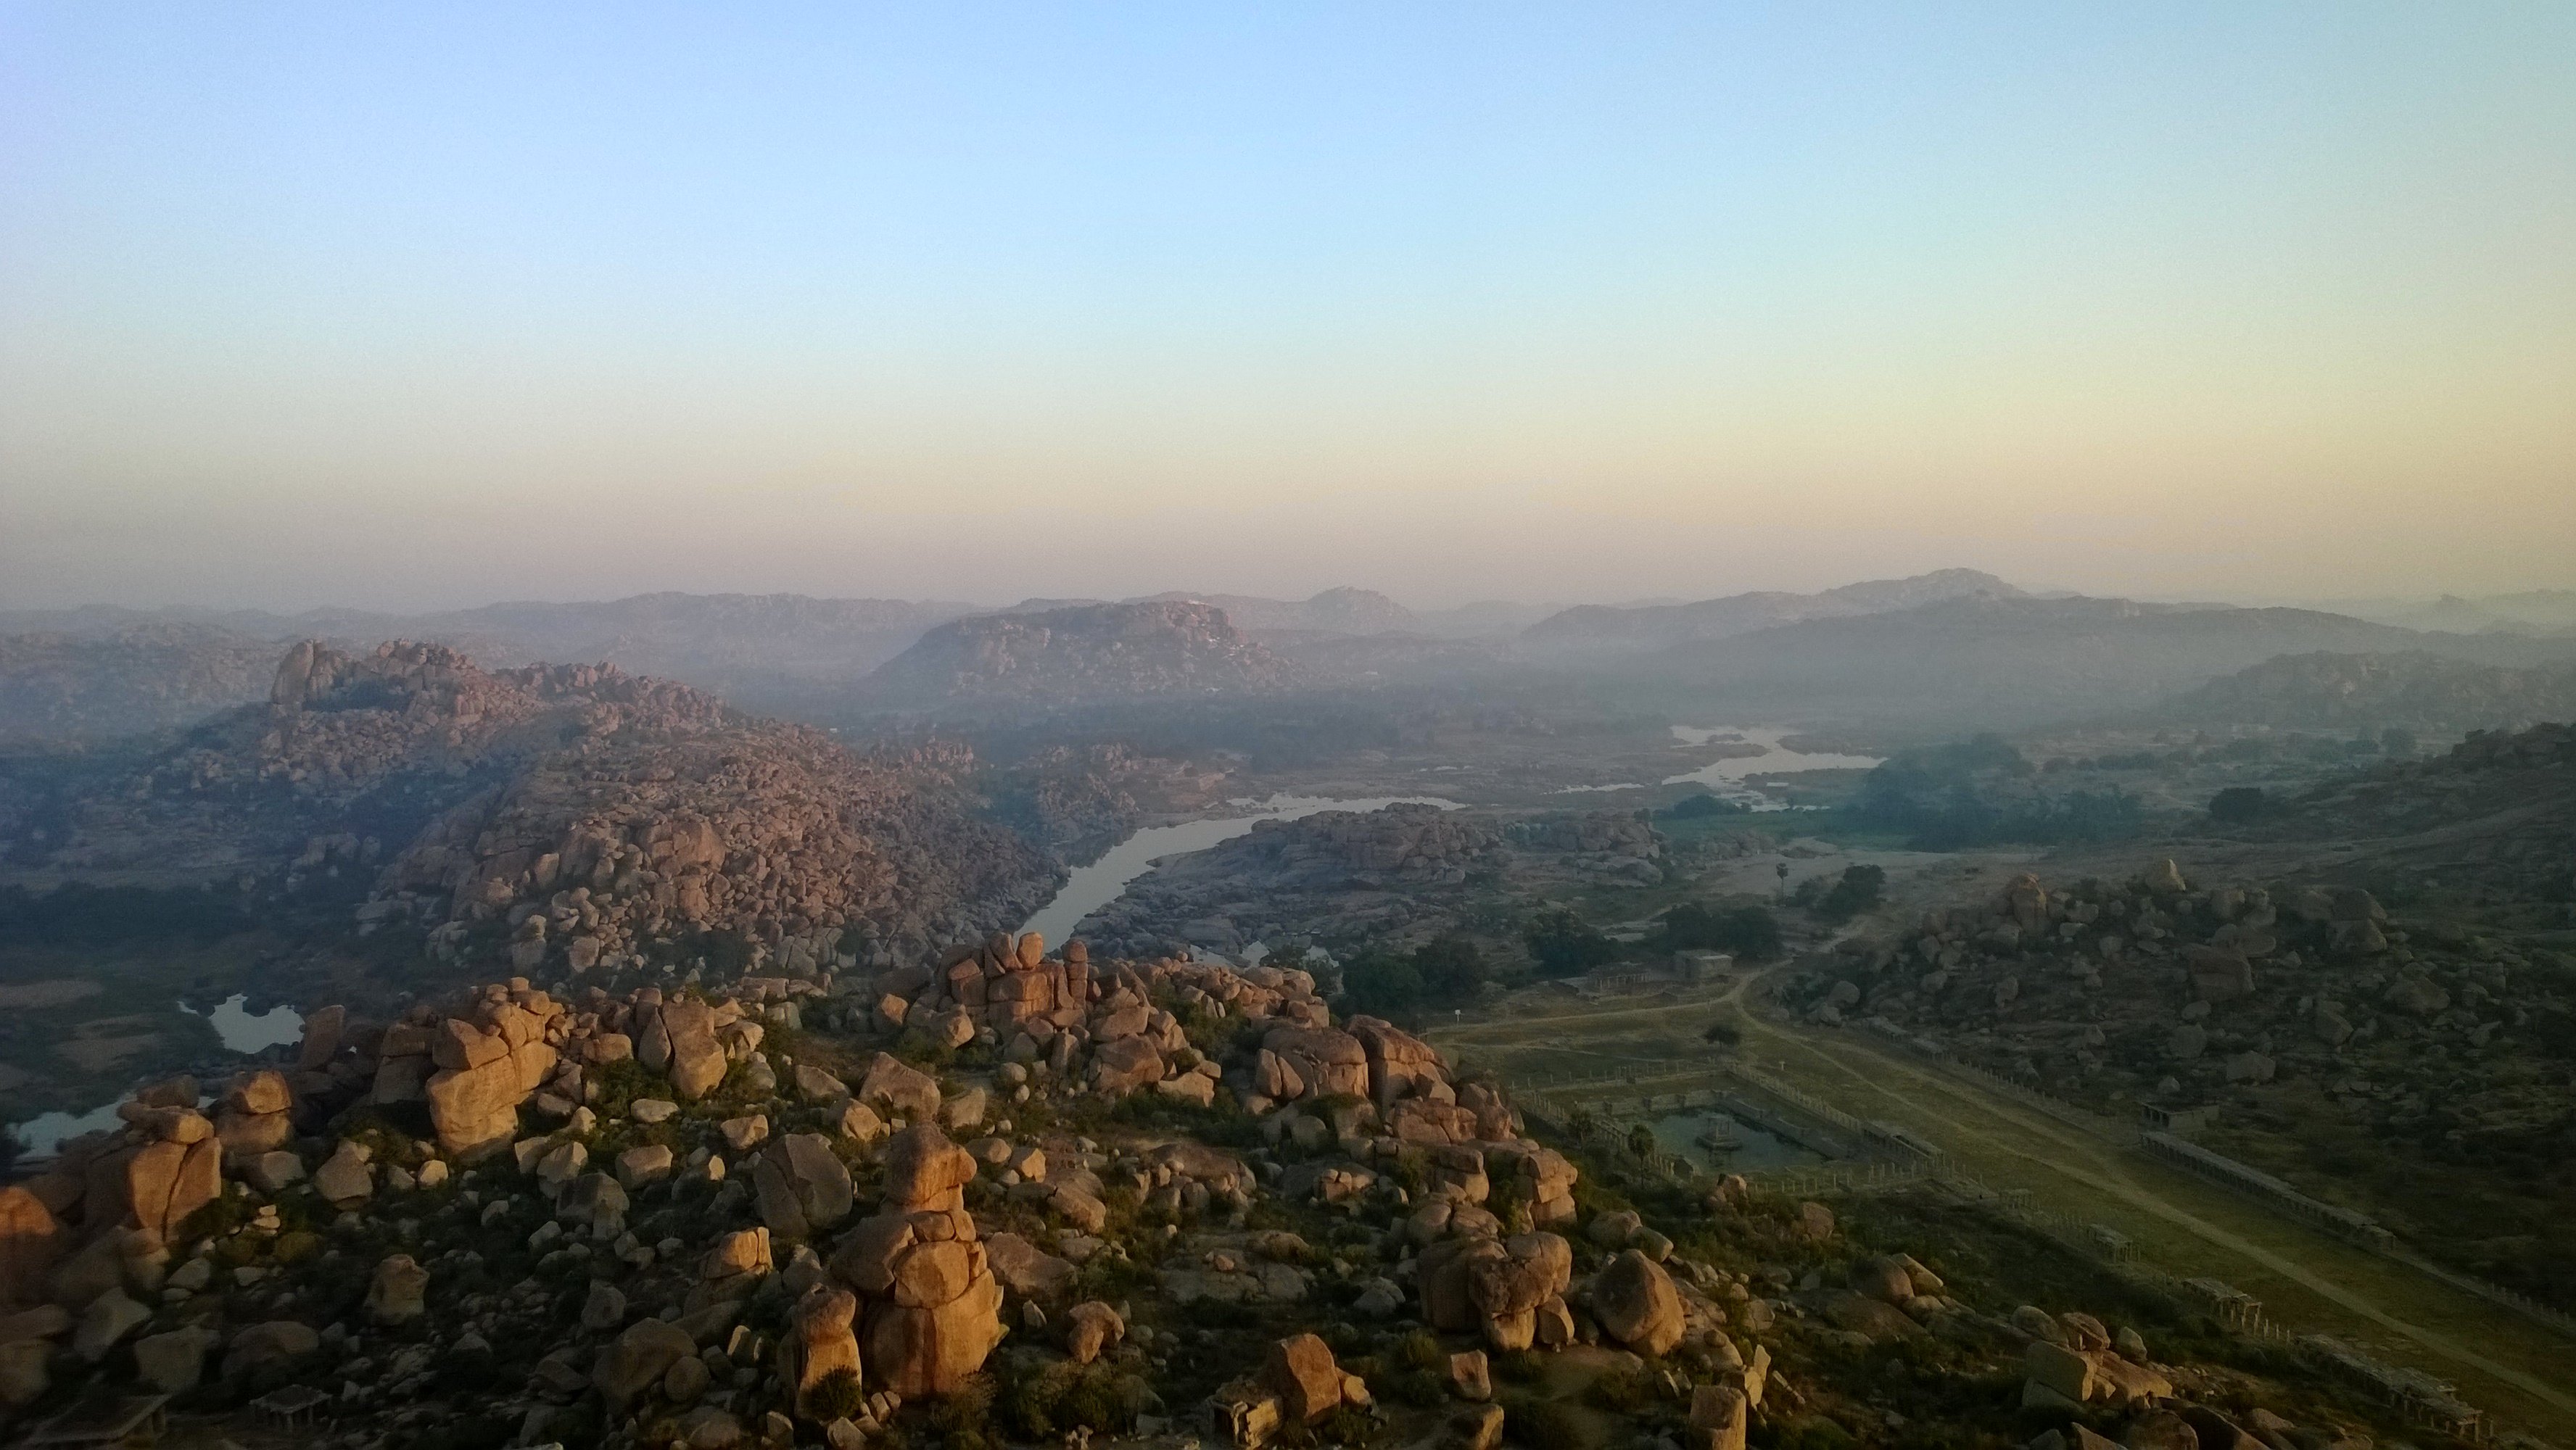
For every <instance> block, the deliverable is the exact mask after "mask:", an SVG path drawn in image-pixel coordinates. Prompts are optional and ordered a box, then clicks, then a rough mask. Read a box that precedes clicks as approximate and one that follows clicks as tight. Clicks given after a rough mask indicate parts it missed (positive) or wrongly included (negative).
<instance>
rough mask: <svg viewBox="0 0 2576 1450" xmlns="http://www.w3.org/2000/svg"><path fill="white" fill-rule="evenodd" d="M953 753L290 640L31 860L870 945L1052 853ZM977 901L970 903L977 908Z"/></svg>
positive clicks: (665, 693)
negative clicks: (231, 695)
mask: <svg viewBox="0 0 2576 1450" xmlns="http://www.w3.org/2000/svg"><path fill="white" fill-rule="evenodd" d="M971 764H972V756H971V755H970V754H969V753H968V752H966V751H965V750H964V749H963V747H958V746H950V745H932V746H924V747H919V748H914V749H908V750H902V751H894V752H883V753H877V754H866V755H863V754H859V753H856V752H853V751H851V750H849V749H847V748H845V747H843V746H842V745H840V744H839V743H837V742H835V741H834V740H833V739H832V738H831V737H830V736H828V735H826V734H824V733H822V732H820V731H815V730H812V729H809V728H806V727H802V726H795V725H786V724H780V723H777V722H772V721H762V720H757V719H752V718H749V717H745V716H742V715H740V714H739V713H737V712H734V711H732V710H730V709H729V708H727V707H726V706H725V704H724V703H723V702H722V701H720V700H718V699H717V698H716V697H715V696H713V695H709V694H706V693H704V692H702V691H698V690H694V689H691V688H689V687H687V686H684V685H677V684H672V683H670V682H668V681H664V680H656V679H652V678H649V677H644V676H635V675H629V674H627V673H625V672H624V671H622V670H619V669H617V668H615V667H614V666H598V665H538V666H528V667H525V668H521V669H513V670H485V669H483V668H481V667H480V666H478V665H476V664H475V663H474V662H473V661H472V660H471V659H469V658H467V657H466V656H464V655H462V654H460V653H458V652H457V651H455V650H453V649H451V648H449V647H447V646H444V645H423V644H411V643H401V642H397V643H393V644H388V645H385V646H382V647H380V648H379V649H377V650H375V651H374V652H372V653H370V654H367V655H351V654H347V653H344V652H342V651H339V650H335V649H333V648H331V647H329V646H327V645H321V644H318V643H314V642H310V641H308V642H306V643H304V644H300V645H297V646H296V647H295V648H294V649H292V650H291V651H289V652H288V654H287V656H286V658H285V660H284V661H283V662H282V663H280V664H279V665H278V666H277V668H276V670H275V673H274V678H273V680H272V683H271V689H270V698H269V700H268V702H267V703H265V704H261V705H254V706H246V707H243V708H241V709H239V710H236V711H234V712H232V713H230V714H228V715H226V716H223V717H220V718H218V719H217V720H215V721H212V722H209V723H208V724H207V725H205V726H203V727H201V728H200V729H198V730H197V731H195V732H192V734H191V735H190V736H189V738H188V739H186V740H185V741H183V742H182V743H181V744H179V745H178V746H177V747H175V748H173V749H171V750H168V751H166V752H163V753H162V754H160V755H158V756H156V757H154V758H153V759H151V760H150V761H148V762H147V763H146V764H145V765H144V766H143V768H142V769H141V771H140V773H139V775H137V776H134V777H118V778H114V779H109V780H102V781H97V782H93V783H91V786H90V788H89V789H88V790H87V791H86V792H85V793H84V794H82V795H81V796H80V797H79V798H78V799H77V800H75V801H73V802H72V803H71V804H70V805H69V807H68V808H67V809H65V811H64V814H66V815H67V816H68V817H69V819H70V822H71V829H70V830H69V832H68V833H67V836H66V837H65V838H57V839H54V840H52V841H50V842H49V843H48V844H47V846H46V847H45V849H44V850H43V852H42V853H41V855H39V856H37V857H35V858H34V859H32V860H31V859H28V858H26V857H25V856H24V855H23V854H22V856H21V858H20V864H21V865H22V866H28V867H32V868H34V869H35V871H36V872H37V873H38V874H39V875H42V876H46V877H49V878H55V879H60V878H70V879H84V878H91V879H122V880H133V879H148V880H158V881H164V882H169V883H173V884H178V883H193V882H198V881H208V880H221V881H226V882H231V881H233V880H236V879H241V878H248V879H250V880H252V881H263V880H265V881H272V882H274V883H276V884H278V885H281V886H283V887H286V888H290V889H291V888H292V887H293V886H294V885H295V883H296V882H297V881H299V880H300V879H303V878H305V877H309V876H319V875H321V874H324V873H326V872H327V873H334V874H336V873H341V872H348V871H351V870H356V871H358V872H360V873H377V872H381V875H380V879H378V881H377V889H376V892H375V896H374V898H373V899H372V900H370V901H369V902H368V903H367V904H366V905H365V906H364V907H362V908H360V911H359V917H360V920H361V921H362V922H364V923H366V924H367V925H368V926H370V927H371V928H383V927H391V926H397V925H403V926H411V925H416V926H418V927H420V928H422V929H424V930H428V931H429V932H430V934H431V941H432V943H433V945H434V946H436V947H437V948H438V949H439V950H440V951H442V952H444V953H446V954H449V955H455V954H458V953H460V952H462V951H464V950H465V949H466V947H467V944H468V943H470V942H473V941H480V940H484V939H489V938H503V937H506V938H507V939H508V940H509V941H510V942H511V943H512V945H511V947H510V951H511V953H512V955H513V958H514V960H518V961H520V962H521V963H523V969H533V968H534V967H535V966H536V965H538V964H539V963H541V962H544V961H549V960H561V961H566V962H569V963H571V964H574V965H575V966H576V967H579V968H587V967H590V966H592V965H595V964H598V963H600V962H603V961H607V962H613V961H615V960H617V959H619V958H621V957H623V956H627V955H633V954H638V953H644V952H650V951H656V950H660V951H666V952H667V951H671V950H676V949H677V946H676V944H677V943H678V942H679V941H680V940H682V939H683V938H687V937H691V936H692V935H693V934H696V933H702V932H711V931H713V932H725V933H731V934H735V935H737V936H740V937H743V938H745V939H747V940H749V941H750V942H751V943H753V944H754V948H755V949H756V950H763V951H768V952H775V953H779V954H784V955H803V956H808V957H814V956H819V957H821V958H823V959H826V960H828V959H830V958H831V957H832V956H834V955H835V954H855V955H856V956H857V958H858V959H860V960H865V959H867V958H868V957H870V956H873V955H876V954H879V953H884V952H890V951H891V950H893V949H895V948H896V947H898V946H908V947H910V948H912V949H920V948H922V947H924V946H926V945H927V943H928V942H930V941H933V940H939V939H944V938H945V937H946V936H947V935H948V934H950V933H953V932H956V931H960V930H965V929H969V928H980V927H982V926H984V925H987V924H988V923H986V922H984V921H983V919H982V917H983V914H985V913H999V914H1000V916H1001V917H1002V918H1005V919H1008V920H1011V921H1016V920H1017V919H1018V918H1017V917H1016V916H1012V915H1011V913H1015V912H1022V913H1024V912H1025V911H1027V910H1029V909H1032V908H1034V906H1035V905H1036V904H1037V902H1038V900H1039V899H1041V898H1042V897H1043V896H1044V895H1045V894H1046V893H1047V891H1049V890H1050V889H1051V888H1052V886H1053V884H1054V881H1055V879H1056V868H1055V867H1053V866H1052V865H1051V864H1050V863H1048V862H1047V861H1046V860H1045V859H1044V858H1043V857H1042V856H1040V855H1039V854H1038V853H1037V852H1036V851H1035V850H1034V849H1033V848H1032V847H1030V846H1029V845H1027V844H1026V843H1025V842H1023V841H1022V840H1021V839H1020V838H1019V837H1017V836H1015V835H1013V834H1012V833H1011V832H1009V831H1008V830H1005V829H1003V828H1001V827H998V826H994V825H989V824H985V823H983V822H981V821H980V820H978V819H976V817H975V813H974V802H972V801H971V800H970V799H968V798H967V797H966V795H965V793H964V791H963V789H962V787H961V784H960V782H961V777H962V776H963V774H964V772H965V771H966V770H967V768H968V767H969V766H971ZM961 911H962V912H963V913H964V914H962V915H961V914H960V913H961Z"/></svg>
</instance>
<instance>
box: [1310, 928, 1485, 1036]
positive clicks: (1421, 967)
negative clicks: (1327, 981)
mask: <svg viewBox="0 0 2576 1450" xmlns="http://www.w3.org/2000/svg"><path fill="white" fill-rule="evenodd" d="M1492 979H1493V971H1492V969H1491V968H1490V967H1488V966H1487V965H1486V962H1485V957H1484V954H1483V953H1482V952H1479V951H1478V950H1476V944H1475V943H1474V942H1472V941H1469V940H1468V939H1467V938H1465V937H1463V936H1455V935H1450V936H1442V937H1437V938H1434V939H1433V940H1431V941H1428V942H1425V943H1424V944H1422V945H1421V946H1418V947H1416V948H1414V949H1413V950H1412V951H1409V952H1392V951H1371V952H1365V953H1362V954H1361V955H1359V956H1356V957H1353V958H1352V959H1351V960H1350V961H1349V962H1347V963H1345V964H1343V967H1342V1005H1343V1008H1344V1010H1345V1011H1346V1012H1365V1013H1367V1014H1368V1015H1370V1016H1372V1017H1385V1018H1389V1019H1399V1018H1410V1017H1412V1016H1414V1015H1416V1014H1418V1013H1420V1012H1423V1011H1426V1010H1429V1009H1434V1008H1443V1007H1459V1006H1464V1005H1466V1004H1467V1003H1469V1002H1472V1001H1474V1000H1475V997H1476V992H1477V989H1479V988H1481V987H1483V986H1484V985H1485V983H1486V982H1488V981H1491V980H1492Z"/></svg>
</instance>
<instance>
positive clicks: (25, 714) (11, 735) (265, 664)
mask: <svg viewBox="0 0 2576 1450" xmlns="http://www.w3.org/2000/svg"><path fill="white" fill-rule="evenodd" d="M276 664H277V646H276V645H275V644H273V643H271V642H269V641H268V640H265V639H261V638H259V637H257V636H254V635H248V634H243V633H239V632H237V631H234V630H229V629H223V628H219V627H216V626H212V625H198V624H130V625H125V626H123V627H120V628H117V629H114V630H112V631H108V632H105V633H92V634H80V633H70V632H62V631H49V632H43V633H34V634H12V635H0V741H12V740H16V741H28V740H81V741H90V740H103V739H108V738H111V737H115V736H120V735H137V734H143V733H147V732H150V731H154V730H166V729H170V728H173V727H177V726H182V725H193V724H195V723H196V722H197V721H199V720H202V719H204V718H205V717H207V716H209V715H212V714H214V713H215V712H216V711H218V710H224V709H229V708H231V707H233V706H235V705H243V704H248V703H249V702H251V701H253V700H256V699H259V698H260V697H261V696H262V695H264V694H266V693H267V691H268V684H269V677H270V675H271V674H272V673H273V672H274V670H275V668H276Z"/></svg>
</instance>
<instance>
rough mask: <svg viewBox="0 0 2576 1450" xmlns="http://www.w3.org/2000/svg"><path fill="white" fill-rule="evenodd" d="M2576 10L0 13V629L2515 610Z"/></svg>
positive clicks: (2539, 424) (176, 8)
mask: <svg viewBox="0 0 2576 1450" xmlns="http://www.w3.org/2000/svg"><path fill="white" fill-rule="evenodd" d="M2571 76H2576V5H2569V4H2566V3H2564V0H2541V3H2532V4H2525V5H2513V4H2488V3H2463V0H2433V3H2425V4H2420V5H2396V6H2392V5H2374V4H2366V3H2344V0H2315V3H2309V4H2300V5H2277V6H2276V5H2265V4H2258V3H2251V0H2226V3H2212V4H2206V5H2196V4H2188V3H2173V0H2153V3H2148V0H2139V3H2129V4H2119V3H2087V4H2067V3H2063V0H2052V3H2045V4H2032V5H2026V6H2025V5H2009V4H1976V3H1970V4H1959V3H1956V0H1947V3H1940V4H1930V5H1923V6H1919V7H1918V6H1899V5H1893V4H1889V5H1834V4H1819V3H1803V0H1802V3H1788V4H1780V5H1759V6H1756V5H1741V4H1718V3H1708V4H1697V5H1689V6H1668V7H1667V6H1643V5H1633V6H1632V5H1618V4H1612V3H1604V0H1567V3H1563V4H1558V5H1553V6H1539V5H1523V4H1509V3H1495V0H1478V3H1472V4H1458V5H1442V4H1432V3H1419V0H1405V3H1397V4H1388V3H1384V0H1374V3H1367V4H1350V5H1331V4H1294V5H1251V4H1213V5H1211V4H1206V3H1192V4H1175V5H1170V6H1154V5H1147V4H1137V3H1119V4H1103V5H1096V6H1072V5H1044V4H1027V3H1013V4H1005V5H990V6H985V5H975V4H957V3H945V0H943V3H938V4H913V5H905V6H869V5H857V4H838V3H836V4H818V5H811V6H800V5H789V4H765V5H764V4H749V5H730V6H714V5H685V6H683V5H652V4H638V3H629V0H621V3H617V4H605V5H598V6H580V5H567V4H546V3H531V0H512V3H508V4H460V3H440V4H436V5H400V4H384V5H350V4H346V3H329V4H321V3H316V4H233V5H208V4H201V3H190V4H152V3H138V0H117V3H110V4H102V3H97V0H67V3H37V4H30V3H22V0H0V604H5V605H21V606H23V605H41V604H61V603H71V602H79V601H88V600H108V601H115V602H126V603H164V602H174V601H192V602H207V603H222V604H254V605H264V606H271V607H294V606H302V605H309V604H315V603H323V602H336V603H350V604H367V605H381V606H392V607H423V606H433V605H447V604H467V603H475V602H481V601H484V600H488V599H492V598H498V597H512V598H583V597H599V596H604V595H614V594H623V593H631V592H636V591H640V590H646V589H657V588H682V589H733V590H757V591H767V590H797V591H803V592H809V593H825V594H891V595H915V596H919V595H930V596H937V597H944V598H969V599H987V600H997V601H998V600H1007V599H1015V598H1018V597H1020V596H1023V595H1029V594H1132V593H1142V592H1148V591H1151V590H1156V589H1163V588H1193V589H1201V590H1225V589H1234V590H1243V591H1249V592H1266V593H1296V594H1303V593H1306V592H1311V591H1312V590H1314V589H1316V588H1320V587H1323V586H1326V585H1332V584H1340V583H1355V584H1361V585H1367V586H1371V587H1375V588H1380V589H1384V590H1386V591H1388V592H1389V593H1392V594H1394V595H1396V596H1397V597H1399V598H1402V599H1404V600H1406V601H1407V602H1412V603H1420V604H1439V603H1445V602H1453V601H1457V600H1461V599H1468V598H1478V597H1495V596H1518V597H1542V598H1558V599H1564V598H1584V597H1592V598H1626V597H1634V596H1639V595H1694V596H1696V595H1705V594H1715V593H1723V592H1731V591H1733V590H1737V589H1743V588H1753V587H1797V588H1811V587H1816V586H1819V585H1826V584H1832V583H1838V582H1842V581H1845V580H1849V579H1854V578H1862V577H1870V576H1881V575H1887V574H1892V573H1903V572H1913V571H1915V570H1919V569H1925V568H1932V567H1938V566H1942V565H1949V564H1964V565H1972V566H1977V567H1983V568H1988V569H1992V570H1994V571H1996V572H1998V573H2001V574H2004V575H2007V576H2008V577H2011V578H2014V579H2016V580H2019V581H2022V582H2026V583H2031V584H2035V585H2063V586H2071V587H2077V588H2084V589H2088V590H2092V591H2096V592H2134V593H2156V594H2195V595H2204V596H2205V595H2216V594H2230V595H2235V596H2239V597H2249V596H2272V597H2278V596H2289V595H2334V594H2353V593H2364V592H2378V591H2392V592H2425V591H2432V590H2438V589H2451V590H2460V591H2476V590H2489V589H2505V588H2527V587H2536V586H2569V585H2576V83H2571V81H2570V77H2571Z"/></svg>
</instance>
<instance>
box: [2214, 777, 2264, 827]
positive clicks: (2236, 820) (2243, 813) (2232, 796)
mask: <svg viewBox="0 0 2576 1450" xmlns="http://www.w3.org/2000/svg"><path fill="white" fill-rule="evenodd" d="M2272 808H2273V801H2272V797H2271V796H2269V795H2267V794H2265V793H2264V791H2263V789H2262V787H2260V786H2252V785H2231V786H2229V787H2228V788H2227V789H2225V790H2222V791H2220V792H2219V793H2218V794H2216V795H2214V796H2211V797H2210V798H2209V818H2210V819H2211V820H2213V821H2219V822H2223V823H2225V824H2228V825H2242V824H2244V823H2245V822H2247V821H2259V820H2261V819H2262V818H2263V817H2265V816H2268V815H2270V814H2271V813H2272Z"/></svg>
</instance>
